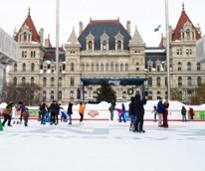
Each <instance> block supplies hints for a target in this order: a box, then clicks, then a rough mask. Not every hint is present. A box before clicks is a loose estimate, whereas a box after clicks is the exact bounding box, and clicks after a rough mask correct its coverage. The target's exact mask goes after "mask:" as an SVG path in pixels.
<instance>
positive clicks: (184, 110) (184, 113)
mask: <svg viewBox="0 0 205 171" xmlns="http://www.w3.org/2000/svg"><path fill="white" fill-rule="evenodd" d="M181 114H182V115H186V108H185V107H184V106H183V107H182V109H181Z"/></svg>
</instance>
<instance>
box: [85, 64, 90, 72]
mask: <svg viewBox="0 0 205 171" xmlns="http://www.w3.org/2000/svg"><path fill="white" fill-rule="evenodd" d="M89 69H90V65H89V63H87V64H86V71H89Z"/></svg>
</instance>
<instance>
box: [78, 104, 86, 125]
mask: <svg viewBox="0 0 205 171" xmlns="http://www.w3.org/2000/svg"><path fill="white" fill-rule="evenodd" d="M78 112H79V115H80V123H82V122H83V119H84V112H85V105H84V104H83V103H82V102H80V106H79V110H78Z"/></svg>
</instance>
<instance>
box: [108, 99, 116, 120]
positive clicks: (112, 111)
mask: <svg viewBox="0 0 205 171" xmlns="http://www.w3.org/2000/svg"><path fill="white" fill-rule="evenodd" d="M115 105H116V103H115V101H114V100H113V101H112V102H111V104H110V107H109V111H110V120H111V121H113V119H114V111H115Z"/></svg>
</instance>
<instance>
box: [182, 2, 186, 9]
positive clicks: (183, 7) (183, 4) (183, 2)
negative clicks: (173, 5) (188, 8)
mask: <svg viewBox="0 0 205 171" xmlns="http://www.w3.org/2000/svg"><path fill="white" fill-rule="evenodd" d="M182 11H185V9H184V2H182Z"/></svg>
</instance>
